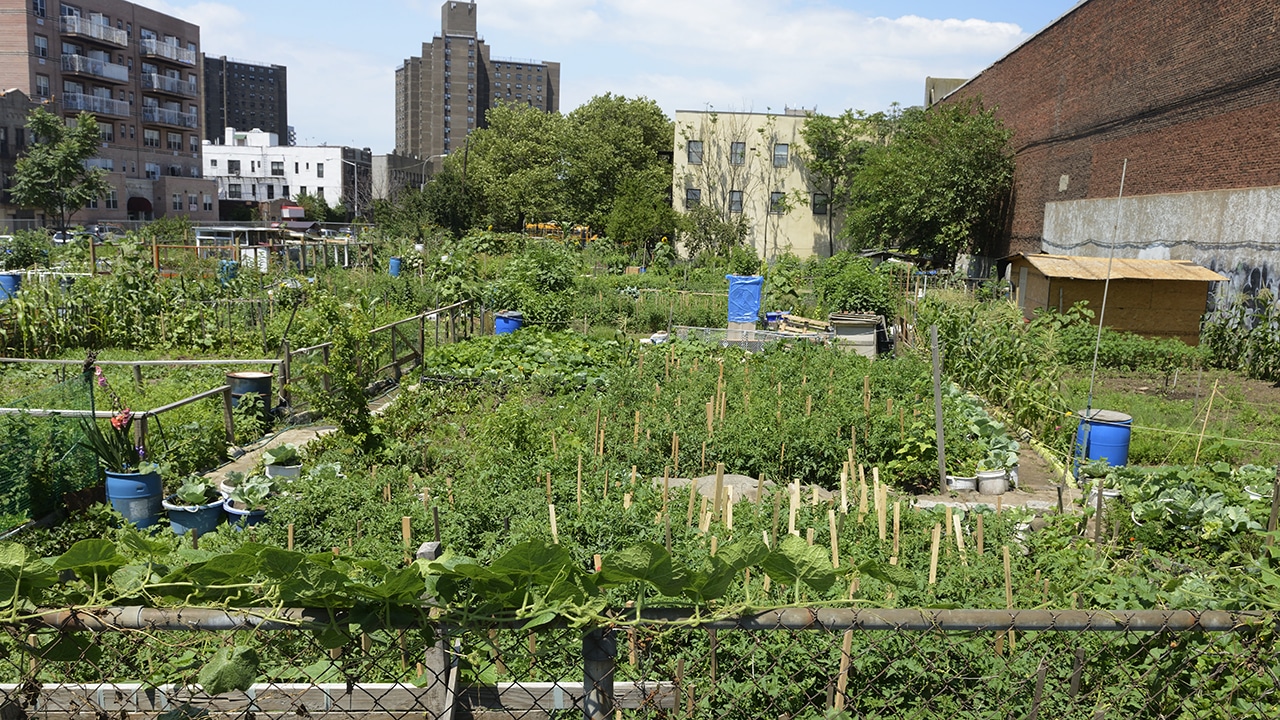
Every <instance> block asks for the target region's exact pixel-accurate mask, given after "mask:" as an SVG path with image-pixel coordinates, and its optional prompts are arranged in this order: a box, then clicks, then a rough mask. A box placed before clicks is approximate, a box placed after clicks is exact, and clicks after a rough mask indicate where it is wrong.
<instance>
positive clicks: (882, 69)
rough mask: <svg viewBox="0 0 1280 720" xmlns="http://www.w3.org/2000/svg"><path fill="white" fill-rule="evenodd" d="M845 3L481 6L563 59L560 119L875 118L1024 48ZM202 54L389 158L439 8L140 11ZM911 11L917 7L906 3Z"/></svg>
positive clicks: (986, 25) (746, 0) (988, 30)
mask: <svg viewBox="0 0 1280 720" xmlns="http://www.w3.org/2000/svg"><path fill="white" fill-rule="evenodd" d="M834 1H835V0H693V1H690V0H684V1H683V2H677V1H675V0H480V2H479V7H478V13H479V17H478V21H479V29H480V34H481V36H483V37H484V38H485V39H486V41H487V42H488V44H489V45H490V47H491V49H492V51H493V54H494V55H495V56H503V57H529V58H538V59H542V60H555V61H560V62H561V64H562V69H561V104H560V107H561V110H563V111H566V112H567V111H568V110H571V109H572V108H574V107H576V106H577V105H579V104H581V103H583V102H586V101H587V100H589V99H590V98H591V97H592V96H594V95H597V94H601V93H604V92H613V93H620V94H625V95H628V96H635V95H644V96H647V97H650V98H652V99H654V100H656V101H658V103H659V104H660V105H662V107H663V108H664V109H665V110H666V111H667V112H668V113H670V112H673V111H674V110H675V109H677V108H682V109H683V108H695V109H696V108H701V107H705V106H706V105H708V104H710V105H713V106H716V107H720V108H725V109H728V108H738V109H755V110H764V109H765V108H766V107H771V108H773V109H774V110H780V109H781V108H782V106H783V105H792V106H805V107H814V106H817V107H818V108H819V109H820V110H822V111H823V112H833V113H835V112H840V111H842V110H844V109H846V108H858V109H866V110H879V109H883V108H885V107H887V106H888V104H889V103H890V102H894V101H897V102H900V103H902V104H904V105H911V104H915V103H917V102H919V101H920V98H921V97H922V95H923V92H924V78H925V76H927V75H932V76H935V77H968V76H971V75H973V74H974V73H976V72H978V71H979V70H981V69H982V68H984V67H985V66H986V65H988V64H990V63H991V62H992V61H994V60H995V59H997V58H998V57H1000V56H1001V55H1003V54H1004V53H1005V52H1007V51H1008V50H1009V49H1011V48H1013V47H1014V46H1015V45H1016V44H1017V43H1018V42H1020V41H1021V40H1023V39H1024V38H1025V37H1026V33H1025V32H1024V31H1023V30H1022V29H1021V28H1019V27H1018V26H1017V25H1013V24H1010V23H1004V22H992V21H987V20H981V19H953V18H927V17H922V16H920V15H918V14H917V15H912V14H905V13H904V14H903V15H902V16H900V17H892V18H891V17H878V16H872V15H869V14H864V13H859V12H857V11H856V10H855V9H850V8H849V7H848V6H849V5H853V4H856V3H852V2H845V3H844V5H843V6H837V5H835V4H833V2H834ZM140 2H141V4H143V5H147V6H149V7H153V8H156V9H158V10H161V11H162V12H167V13H170V14H174V15H177V16H179V17H182V18H184V19H186V20H189V21H191V22H195V23H197V24H199V25H200V26H201V40H202V45H203V48H204V50H205V51H206V52H208V53H209V54H211V55H227V56H229V57H236V58H240V59H248V60H251V61H255V62H263V63H275V64H281V65H286V66H287V67H288V69H289V75H288V80H289V119H290V122H291V123H292V124H293V125H295V126H296V127H297V129H298V135H299V141H300V142H306V143H308V144H311V143H320V142H326V143H329V144H351V145H359V146H370V147H372V148H373V149H374V151H375V152H387V151H389V150H390V149H391V148H392V145H393V136H394V126H395V117H394V103H395V90H394V71H395V68H396V66H397V65H398V64H399V63H400V62H401V61H402V60H403V59H404V58H406V57H409V56H411V55H417V54H418V53H419V51H420V48H421V43H422V42H423V41H429V40H430V39H431V37H432V36H433V35H434V34H435V33H437V32H439V22H440V2H439V0H384V1H383V2H378V3H363V4H361V6H360V7H361V9H360V11H358V12H355V11H353V9H352V4H351V3H349V2H345V1H343V0H313V2H310V3H300V2H279V0H273V2H270V3H260V2H253V1H252V0H221V1H210V0H199V1H195V2H188V1H185V0H140ZM904 4H905V3H904Z"/></svg>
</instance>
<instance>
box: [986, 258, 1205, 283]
mask: <svg viewBox="0 0 1280 720" xmlns="http://www.w3.org/2000/svg"><path fill="white" fill-rule="evenodd" d="M1008 259H1009V260H1010V261H1017V260H1018V259H1023V260H1026V261H1027V263H1028V264H1030V265H1031V266H1032V267H1034V268H1035V269H1036V270H1039V271H1040V272H1041V273H1042V274H1043V275H1044V276H1045V277H1052V278H1071V279H1073V280H1106V279H1107V263H1108V262H1110V263H1111V279H1112V280H1189V281H1193V282H1217V281H1220V280H1226V279H1227V278H1226V277H1224V276H1222V275H1219V274H1218V273H1216V272H1214V271H1212V270H1210V269H1209V268H1206V267H1203V266H1200V265H1197V264H1195V263H1193V262H1190V261H1188V260H1135V259H1133V258H1115V259H1114V260H1110V261H1108V259H1107V258H1104V257H1073V256H1069V255H1045V254H1034V255H1032V254H1025V253H1020V254H1017V255H1012V256H1010V257H1009V258H1008Z"/></svg>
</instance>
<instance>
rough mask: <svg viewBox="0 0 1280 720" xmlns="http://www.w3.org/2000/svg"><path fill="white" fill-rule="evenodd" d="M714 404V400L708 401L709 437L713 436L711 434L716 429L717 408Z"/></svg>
mask: <svg viewBox="0 0 1280 720" xmlns="http://www.w3.org/2000/svg"><path fill="white" fill-rule="evenodd" d="M713 404H714V403H713V401H711V400H708V401H707V437H711V434H712V432H713V431H714V429H715V428H714V424H715V409H714V407H713Z"/></svg>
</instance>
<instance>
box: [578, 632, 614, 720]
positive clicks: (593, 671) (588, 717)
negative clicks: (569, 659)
mask: <svg viewBox="0 0 1280 720" xmlns="http://www.w3.org/2000/svg"><path fill="white" fill-rule="evenodd" d="M617 655H618V641H617V638H616V637H615V635H614V631H613V628H609V629H605V628H595V629H593V630H588V631H587V632H586V633H585V634H583V636H582V717H583V718H584V719H585V720H608V718H610V717H612V716H613V672H614V669H615V667H616V663H615V662H614V658H616V657H617Z"/></svg>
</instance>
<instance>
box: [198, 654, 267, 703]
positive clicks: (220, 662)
mask: <svg viewBox="0 0 1280 720" xmlns="http://www.w3.org/2000/svg"><path fill="white" fill-rule="evenodd" d="M258 665H259V659H258V651H257V650H254V649H253V648H246V647H224V648H221V649H220V650H218V652H217V653H215V654H214V656H213V659H211V660H210V661H209V664H207V665H205V666H204V668H202V669H201V670H200V675H199V678H198V679H199V681H200V685H201V686H202V687H203V688H204V691H205V692H206V693H208V694H210V695H221V694H222V693H224V692H228V691H231V690H240V691H244V690H248V689H249V688H250V686H252V685H253V681H254V679H256V678H257V676H258Z"/></svg>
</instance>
